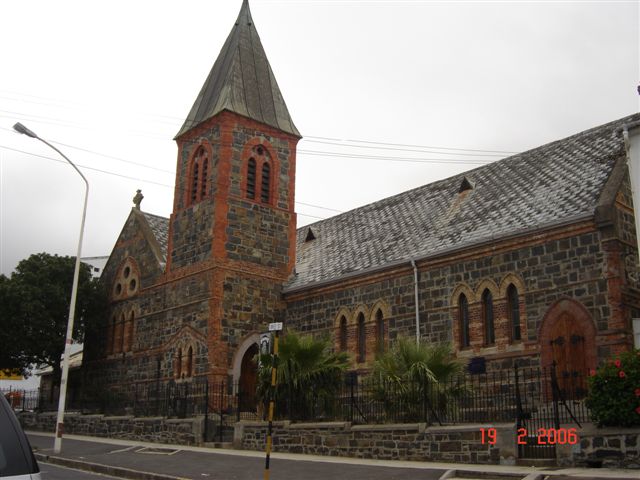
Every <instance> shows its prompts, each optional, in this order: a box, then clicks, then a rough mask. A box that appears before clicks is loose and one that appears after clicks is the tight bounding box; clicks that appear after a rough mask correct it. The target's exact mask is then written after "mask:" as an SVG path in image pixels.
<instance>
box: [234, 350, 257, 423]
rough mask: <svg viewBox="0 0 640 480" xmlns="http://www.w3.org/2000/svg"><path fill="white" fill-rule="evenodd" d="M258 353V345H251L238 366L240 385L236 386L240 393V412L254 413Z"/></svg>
mask: <svg viewBox="0 0 640 480" xmlns="http://www.w3.org/2000/svg"><path fill="white" fill-rule="evenodd" d="M257 353H258V345H257V344H253V345H251V346H250V347H249V348H248V349H247V351H246V352H245V354H244V356H243V357H242V364H241V366H240V383H239V385H238V389H239V393H240V399H239V400H240V402H239V403H240V405H239V406H240V411H241V412H255V411H256V386H257V383H258V364H257V362H256V360H255V356H256V355H257Z"/></svg>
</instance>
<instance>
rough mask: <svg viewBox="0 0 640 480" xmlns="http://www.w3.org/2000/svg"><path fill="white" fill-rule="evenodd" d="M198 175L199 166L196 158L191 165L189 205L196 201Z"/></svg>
mask: <svg viewBox="0 0 640 480" xmlns="http://www.w3.org/2000/svg"><path fill="white" fill-rule="evenodd" d="M199 174H200V165H198V161H197V158H196V160H195V161H194V164H193V178H192V180H191V203H195V201H196V200H197V199H198V183H199V182H198V176H199Z"/></svg>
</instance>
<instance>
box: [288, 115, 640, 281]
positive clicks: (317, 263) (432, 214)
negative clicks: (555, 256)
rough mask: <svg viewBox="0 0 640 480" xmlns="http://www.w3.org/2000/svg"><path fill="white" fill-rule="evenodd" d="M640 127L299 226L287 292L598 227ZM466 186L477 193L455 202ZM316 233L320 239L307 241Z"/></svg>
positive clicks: (610, 127)
mask: <svg viewBox="0 0 640 480" xmlns="http://www.w3.org/2000/svg"><path fill="white" fill-rule="evenodd" d="M637 120H640V114H635V115H631V116H629V117H625V118H623V119H620V120H618V121H615V122H611V123H608V124H606V125H602V126H600V127H596V128H593V129H591V130H587V131H585V132H582V133H579V134H576V135H573V136H571V137H568V138H565V139H563V140H559V141H556V142H553V143H549V144H547V145H544V146H541V147H538V148H536V149H533V150H530V151H528V152H524V153H521V154H518V155H514V156H512V157H509V158H505V159H503V160H500V161H496V162H493V163H491V164H489V165H486V166H482V167H480V168H477V169H475V170H473V171H471V172H466V173H464V174H460V175H456V176H454V177H450V178H448V179H445V180H441V181H438V182H435V183H431V184H429V185H425V186H423V187H419V188H416V189H414V190H410V191H408V192H404V193H401V194H399V195H396V196H393V197H389V198H385V199H384V200H380V201H379V202H375V203H372V204H370V205H366V206H364V207H361V208H358V209H355V210H352V211H350V212H346V213H343V214H341V215H338V216H335V217H332V218H329V219H327V220H323V221H321V222H316V223H314V224H312V225H310V226H305V227H302V228H300V229H298V232H297V245H296V267H295V275H293V276H292V277H291V278H290V280H289V282H288V283H287V285H285V292H291V291H295V290H300V289H304V288H312V287H313V286H314V285H321V284H324V283H326V282H332V281H336V280H338V279H341V278H347V277H349V276H353V275H359V274H361V273H363V272H365V271H368V270H375V269H378V268H386V267H388V266H392V265H394V264H402V263H408V261H409V259H412V258H413V259H419V258H429V257H433V256H438V255H442V254H446V253H447V252H451V251H455V250H460V249H463V248H469V247H472V246H477V245H482V244H486V243H489V242H495V241H496V240H498V239H500V238H507V237H514V236H522V235H525V234H528V233H530V232H532V231H536V230H539V229H543V228H549V227H552V226H554V225H562V224H568V223H575V222H578V221H584V220H589V219H593V220H595V216H596V212H597V209H598V208H600V207H601V206H602V205H601V203H602V202H603V199H604V197H605V196H604V195H603V191H605V190H606V188H605V187H607V188H609V186H610V184H609V180H610V178H613V177H612V172H613V170H614V167H615V166H616V165H618V166H619V165H620V160H621V159H624V156H625V149H624V139H623V137H622V134H621V127H622V126H623V125H625V124H628V123H631V122H633V121H637ZM617 170H619V169H618V168H616V171H617ZM465 179H467V182H468V183H469V185H470V186H471V187H472V188H473V189H472V190H471V191H467V194H468V195H467V197H466V198H465V199H463V201H458V202H457V203H456V200H460V198H461V197H462V195H461V193H459V190H460V188H461V186H464V185H465ZM469 179H472V181H469ZM471 194H472V195H471ZM454 204H455V205H456V207H455V208H452V205H454ZM309 229H313V231H314V232H315V233H316V239H315V240H314V241H313V242H305V239H306V234H307V232H308V230H309Z"/></svg>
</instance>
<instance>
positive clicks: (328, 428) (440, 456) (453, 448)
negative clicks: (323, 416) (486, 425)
mask: <svg viewBox="0 0 640 480" xmlns="http://www.w3.org/2000/svg"><path fill="white" fill-rule="evenodd" d="M480 427H481V426H480V425H464V426H455V427H426V425H425V424H403V425H359V426H352V425H351V424H350V423H348V422H345V423H343V422H333V423H315V424H308V423H306V424H305V423H301V424H291V423H289V422H275V423H274V432H273V450H274V451H275V452H286V453H303V454H310V455H331V456H338V457H356V458H374V459H380V460H416V461H432V462H456V463H482V464H499V463H513V462H514V455H515V453H514V451H513V448H511V447H509V444H508V442H502V441H501V442H500V443H496V444H495V445H489V444H488V443H485V444H483V443H482V438H481V433H480ZM494 427H495V428H497V430H498V438H499V439H500V438H503V437H509V438H513V431H514V428H513V425H507V424H504V425H495V426H494ZM266 432H267V424H266V423H264V422H240V423H238V424H236V431H235V436H234V445H235V446H236V447H237V448H244V449H247V450H264V442H265V435H266ZM508 432H510V434H508ZM514 443H515V442H514Z"/></svg>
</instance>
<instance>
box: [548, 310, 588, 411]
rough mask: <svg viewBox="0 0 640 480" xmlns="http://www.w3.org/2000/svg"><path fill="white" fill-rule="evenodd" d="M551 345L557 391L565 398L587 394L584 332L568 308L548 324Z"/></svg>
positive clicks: (576, 397)
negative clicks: (558, 389)
mask: <svg viewBox="0 0 640 480" xmlns="http://www.w3.org/2000/svg"><path fill="white" fill-rule="evenodd" d="M550 337H551V340H550V347H551V354H552V359H553V366H555V372H556V375H557V379H558V386H559V388H560V393H561V395H562V396H563V397H564V399H565V400H569V399H580V398H583V397H584V395H585V394H586V388H585V387H586V372H587V361H586V355H585V348H586V342H585V336H584V332H581V331H580V328H579V322H578V321H577V320H576V319H575V317H573V316H572V315H571V314H570V313H569V312H562V313H561V314H560V315H559V316H558V317H557V318H556V320H555V322H553V324H552V325H551V331H550Z"/></svg>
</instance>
